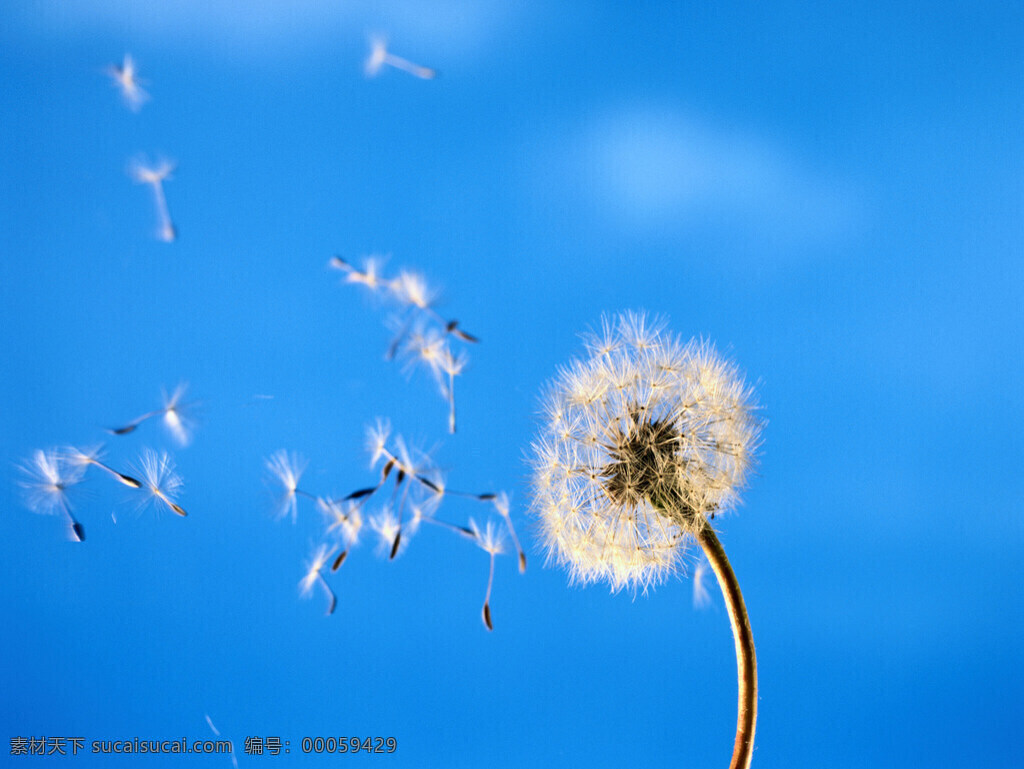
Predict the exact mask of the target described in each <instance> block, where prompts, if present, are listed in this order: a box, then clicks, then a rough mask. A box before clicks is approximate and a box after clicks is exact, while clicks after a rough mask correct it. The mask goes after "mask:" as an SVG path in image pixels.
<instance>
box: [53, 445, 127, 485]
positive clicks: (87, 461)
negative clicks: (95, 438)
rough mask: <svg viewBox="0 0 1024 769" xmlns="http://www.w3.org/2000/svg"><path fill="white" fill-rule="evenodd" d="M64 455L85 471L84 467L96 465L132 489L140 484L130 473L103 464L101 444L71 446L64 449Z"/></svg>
mask: <svg viewBox="0 0 1024 769" xmlns="http://www.w3.org/2000/svg"><path fill="white" fill-rule="evenodd" d="M64 456H65V457H66V458H67V461H68V462H70V463H71V464H72V465H77V466H80V467H81V468H82V470H83V472H84V471H85V469H86V468H88V467H90V466H93V467H98V468H99V469H100V470H102V471H103V472H105V473H107V474H108V475H110V476H112V477H113V478H114V480H116V481H117V482H118V483H123V484H124V485H125V486H128V487H129V488H132V489H137V488H140V487H141V486H142V482H141V481H139V480H137V479H136V478H133V477H132V476H130V475H125V474H124V473H121V472H118V471H117V470H115V469H114V468H112V467H111V466H110V465H107V464H104V463H103V462H102V461H101V460H102V459H103V447H102V446H90V447H88V448H84V449H79V448H75V447H74V446H71V447H69V448H67V449H66V450H65V451H64Z"/></svg>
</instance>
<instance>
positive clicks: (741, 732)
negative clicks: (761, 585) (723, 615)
mask: <svg viewBox="0 0 1024 769" xmlns="http://www.w3.org/2000/svg"><path fill="white" fill-rule="evenodd" d="M697 541H698V542H700V546H701V547H702V548H703V549H704V554H705V555H706V556H707V559H708V562H709V563H710V564H711V568H712V569H714V571H715V576H716V577H718V584H719V585H720V586H721V588H722V595H723V596H724V597H725V606H726V608H727V609H728V611H729V623H730V624H731V625H732V634H733V637H734V638H735V640H736V673H737V678H738V679H739V705H738V708H739V712H738V714H737V716H736V743H735V745H734V746H733V749H732V763H731V764H729V769H747V767H749V766H750V760H751V759H752V758H753V756H754V726H755V723H756V721H757V657H756V656H755V654H754V634H753V632H751V630H750V618H749V617H748V616H747V607H746V605H745V604H744V603H743V594H742V593H741V592H740V585H739V582H737V580H736V574H735V572H733V570H732V566H730V565H729V559H728V558H727V557H726V555H725V550H724V549H723V548H722V543H721V542H719V541H718V537H717V536H716V535H715V530H714V529H712V528H711V524H708V523H705V525H704V526H703V527H702V528H701V531H700V533H699V534H698V535H697Z"/></svg>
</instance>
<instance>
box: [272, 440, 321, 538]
mask: <svg viewBox="0 0 1024 769" xmlns="http://www.w3.org/2000/svg"><path fill="white" fill-rule="evenodd" d="M266 468H267V470H268V471H269V472H270V474H271V476H273V478H274V479H275V480H276V481H277V482H278V483H279V484H280V485H281V487H282V488H283V493H282V494H281V496H280V497H279V498H278V501H277V506H276V510H275V513H274V517H275V518H278V519H281V518H284V517H286V516H288V515H289V514H290V515H291V517H292V523H295V520H296V518H297V517H298V500H297V499H296V497H297V496H300V495H301V496H305V497H310V498H311V499H315V497H312V495H310V494H307V493H306V492H304V491H302V490H301V489H299V480H300V479H301V478H302V473H303V472H304V471H305V469H306V460H305V459H304V458H303V457H302V455H300V454H296V453H295V452H294V451H293V452H288V451H285V450H284V449H280V450H278V451H275V452H274V453H273V454H271V455H270V458H269V459H267V461H266Z"/></svg>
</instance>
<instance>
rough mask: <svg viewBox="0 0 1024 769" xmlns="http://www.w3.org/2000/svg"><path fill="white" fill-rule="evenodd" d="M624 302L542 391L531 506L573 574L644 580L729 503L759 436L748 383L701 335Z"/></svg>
mask: <svg viewBox="0 0 1024 769" xmlns="http://www.w3.org/2000/svg"><path fill="white" fill-rule="evenodd" d="M662 327H663V324H662V323H659V322H654V323H649V322H648V321H647V320H646V318H644V317H643V316H640V315H634V314H631V313H629V314H626V315H623V316H620V317H619V318H617V319H616V320H615V322H614V324H612V323H610V322H607V321H606V322H605V324H604V326H603V328H602V331H601V332H600V333H599V334H595V335H592V336H591V337H589V338H588V339H587V346H588V349H589V350H590V352H591V357H590V358H589V359H587V360H584V361H574V362H573V363H571V364H570V365H569V366H567V367H564V368H563V369H562V370H561V372H560V374H559V376H558V378H557V379H556V380H555V382H554V383H553V384H552V385H551V387H550V390H549V392H548V394H547V396H546V398H545V403H544V412H545V416H546V419H547V422H548V425H549V430H548V431H547V434H546V435H545V436H544V439H543V440H541V441H539V442H537V443H536V444H535V446H534V461H533V465H534V488H535V492H536V494H535V500H534V506H533V511H534V513H535V514H536V515H537V516H538V517H539V518H540V523H541V527H542V530H543V534H544V542H545V544H546V546H547V549H548V553H549V557H550V558H552V559H555V560H557V561H558V562H559V563H562V564H563V565H565V566H567V567H568V568H569V572H570V576H571V577H572V579H574V580H577V581H580V582H594V581H598V580H607V581H608V582H609V583H610V584H611V586H612V589H613V590H618V589H620V588H623V587H630V588H636V587H641V588H646V587H647V586H649V585H651V584H656V583H658V582H660V581H661V580H662V579H664V577H665V576H667V575H669V574H672V573H675V572H677V571H679V570H680V566H681V559H682V556H683V554H684V552H685V549H686V546H687V544H688V542H692V541H693V539H694V537H695V536H696V535H697V534H699V533H700V532H701V531H702V530H703V528H704V527H705V525H706V523H707V521H708V520H709V519H710V518H713V517H714V516H715V515H716V514H718V513H721V512H724V511H726V510H729V509H731V508H732V507H734V506H735V505H736V504H737V502H738V501H739V496H738V493H739V489H740V488H741V487H742V485H743V484H744V482H745V480H746V477H747V475H748V472H749V470H750V466H751V464H752V461H753V455H754V450H755V448H756V446H757V440H758V434H759V431H760V422H759V420H758V419H757V418H756V417H755V415H754V405H753V403H752V393H751V391H750V388H749V387H747V386H746V385H745V384H744V383H743V380H742V379H741V378H740V376H739V374H738V373H737V371H736V369H735V367H734V366H733V365H732V364H730V363H727V362H726V361H724V360H723V359H721V358H720V357H718V355H717V353H715V351H714V349H713V348H712V347H711V346H710V345H707V344H703V343H696V342H691V343H690V344H689V345H681V344H680V343H679V341H678V340H677V339H675V338H674V337H672V336H669V335H664V334H662Z"/></svg>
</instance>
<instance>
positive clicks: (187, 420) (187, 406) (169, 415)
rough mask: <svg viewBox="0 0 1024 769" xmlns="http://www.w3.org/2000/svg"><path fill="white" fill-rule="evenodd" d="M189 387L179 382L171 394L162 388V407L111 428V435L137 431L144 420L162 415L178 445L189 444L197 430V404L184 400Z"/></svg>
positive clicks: (165, 425)
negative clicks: (195, 415) (195, 409)
mask: <svg viewBox="0 0 1024 769" xmlns="http://www.w3.org/2000/svg"><path fill="white" fill-rule="evenodd" d="M187 389H188V384H186V383H185V382H181V383H179V384H178V386H177V387H175V388H174V391H173V392H171V393H170V394H168V392H167V390H165V389H163V388H161V390H160V396H161V400H162V403H163V405H162V406H161V407H160V408H158V409H154V410H153V411H147V412H146V413H145V414H142V415H141V416H138V417H135V419H133V420H132V421H131V422H128V423H127V424H125V425H123V426H121V427H112V428H109V429H108V430H107V432H109V433H110V434H111V435H128V434H129V433H133V432H135V431H136V430H137V429H138V428H139V426H140V425H141V424H143V423H144V422H146V421H148V420H150V419H153V418H154V417H160V419H161V421H162V422H163V423H164V428H165V429H166V430H167V432H169V433H170V434H171V437H172V438H173V439H174V440H175V441H176V442H177V443H178V445H180V446H182V447H185V446H187V445H188V444H189V443H190V442H191V441H192V433H193V432H194V430H195V417H194V414H193V410H194V408H195V404H194V403H185V402H183V400H182V399H183V398H184V397H185V391H186V390H187Z"/></svg>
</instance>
